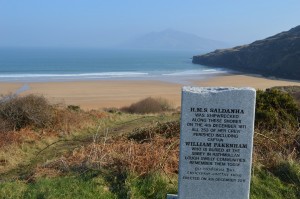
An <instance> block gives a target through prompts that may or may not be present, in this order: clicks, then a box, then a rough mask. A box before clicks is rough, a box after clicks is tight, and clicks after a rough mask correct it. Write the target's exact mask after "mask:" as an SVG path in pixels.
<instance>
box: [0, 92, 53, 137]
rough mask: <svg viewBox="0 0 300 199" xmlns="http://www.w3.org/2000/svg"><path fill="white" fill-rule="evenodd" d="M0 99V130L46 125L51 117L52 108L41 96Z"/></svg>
mask: <svg viewBox="0 0 300 199" xmlns="http://www.w3.org/2000/svg"><path fill="white" fill-rule="evenodd" d="M3 99H4V100H2V101H0V120H1V125H0V127H1V128H0V132H6V131H8V130H19V129H21V128H24V127H26V126H29V125H33V126H35V127H39V128H40V127H47V126H49V125H50V124H51V122H52V119H53V108H52V106H51V105H50V104H49V103H48V101H47V100H46V99H45V98H44V97H43V96H37V95H27V96H24V97H19V96H9V97H4V98H3Z"/></svg>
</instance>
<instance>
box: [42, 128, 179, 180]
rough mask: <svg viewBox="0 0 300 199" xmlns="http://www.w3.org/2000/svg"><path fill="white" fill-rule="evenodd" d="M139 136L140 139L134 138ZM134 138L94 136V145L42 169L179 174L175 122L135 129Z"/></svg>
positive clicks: (84, 147)
mask: <svg viewBox="0 0 300 199" xmlns="http://www.w3.org/2000/svg"><path fill="white" fill-rule="evenodd" d="M171 132H172V133H171ZM139 133H140V136H137V135H138V134H139ZM134 135H135V136H132V135H129V136H128V137H126V136H119V137H114V138H108V137H101V138H99V137H97V136H95V138H94V142H93V143H91V144H89V145H87V146H82V147H81V148H77V149H75V150H74V151H73V153H72V154H71V155H70V156H68V157H65V158H61V159H59V160H56V161H52V162H48V163H46V164H44V165H43V167H44V168H54V169H58V170H60V171H68V170H77V171H81V170H86V169H102V168H103V169H106V168H108V169H110V170H116V171H119V172H129V171H130V172H135V173H137V174H139V175H144V174H149V173H151V172H155V171H163V172H165V173H178V157H179V123H178V122H168V123H164V124H157V125H155V126H154V127H152V128H148V129H136V131H135V132H134Z"/></svg>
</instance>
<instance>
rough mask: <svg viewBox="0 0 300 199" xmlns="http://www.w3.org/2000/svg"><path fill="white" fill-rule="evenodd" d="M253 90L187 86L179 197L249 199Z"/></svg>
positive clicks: (183, 118)
mask: <svg viewBox="0 0 300 199" xmlns="http://www.w3.org/2000/svg"><path fill="white" fill-rule="evenodd" d="M255 96H256V92H255V89H253V88H223V87H220V88H198V87H183V90H182V106H181V132H180V160H179V189H178V192H179V193H178V198H179V199H248V198H249V190H250V174H251V162H252V147H253V132H254V110H255Z"/></svg>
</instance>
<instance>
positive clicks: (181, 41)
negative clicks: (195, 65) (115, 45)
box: [120, 29, 229, 51]
mask: <svg viewBox="0 0 300 199" xmlns="http://www.w3.org/2000/svg"><path fill="white" fill-rule="evenodd" d="M120 47H122V48H130V49H151V50H199V51H211V50H215V49H217V48H225V47H229V46H228V44H226V43H224V42H221V41H215V40H212V39H207V38H202V37H199V36H197V35H194V34H190V33H185V32H180V31H176V30H172V29H166V30H164V31H161V32H152V33H148V34H145V35H142V36H140V37H138V38H136V39H133V40H131V41H128V42H126V43H124V44H122V45H121V46H120Z"/></svg>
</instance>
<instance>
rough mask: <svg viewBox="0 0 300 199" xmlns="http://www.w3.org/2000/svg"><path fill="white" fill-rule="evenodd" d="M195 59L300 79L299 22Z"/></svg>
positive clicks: (209, 64)
mask: <svg viewBox="0 0 300 199" xmlns="http://www.w3.org/2000/svg"><path fill="white" fill-rule="evenodd" d="M193 63H196V64H202V65H207V66H218V67H225V68H229V69H234V70H238V71H244V72H253V73H259V74H263V75H266V76H276V77H282V78H288V79H297V80H300V26H297V27H295V28H292V29H291V30H289V31H285V32H282V33H279V34H277V35H274V36H272V37H268V38H266V39H263V40H259V41H255V42H253V43H251V44H248V45H244V46H237V47H234V48H230V49H224V50H215V51H214V52H211V53H208V54H204V55H198V56H194V57H193Z"/></svg>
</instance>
